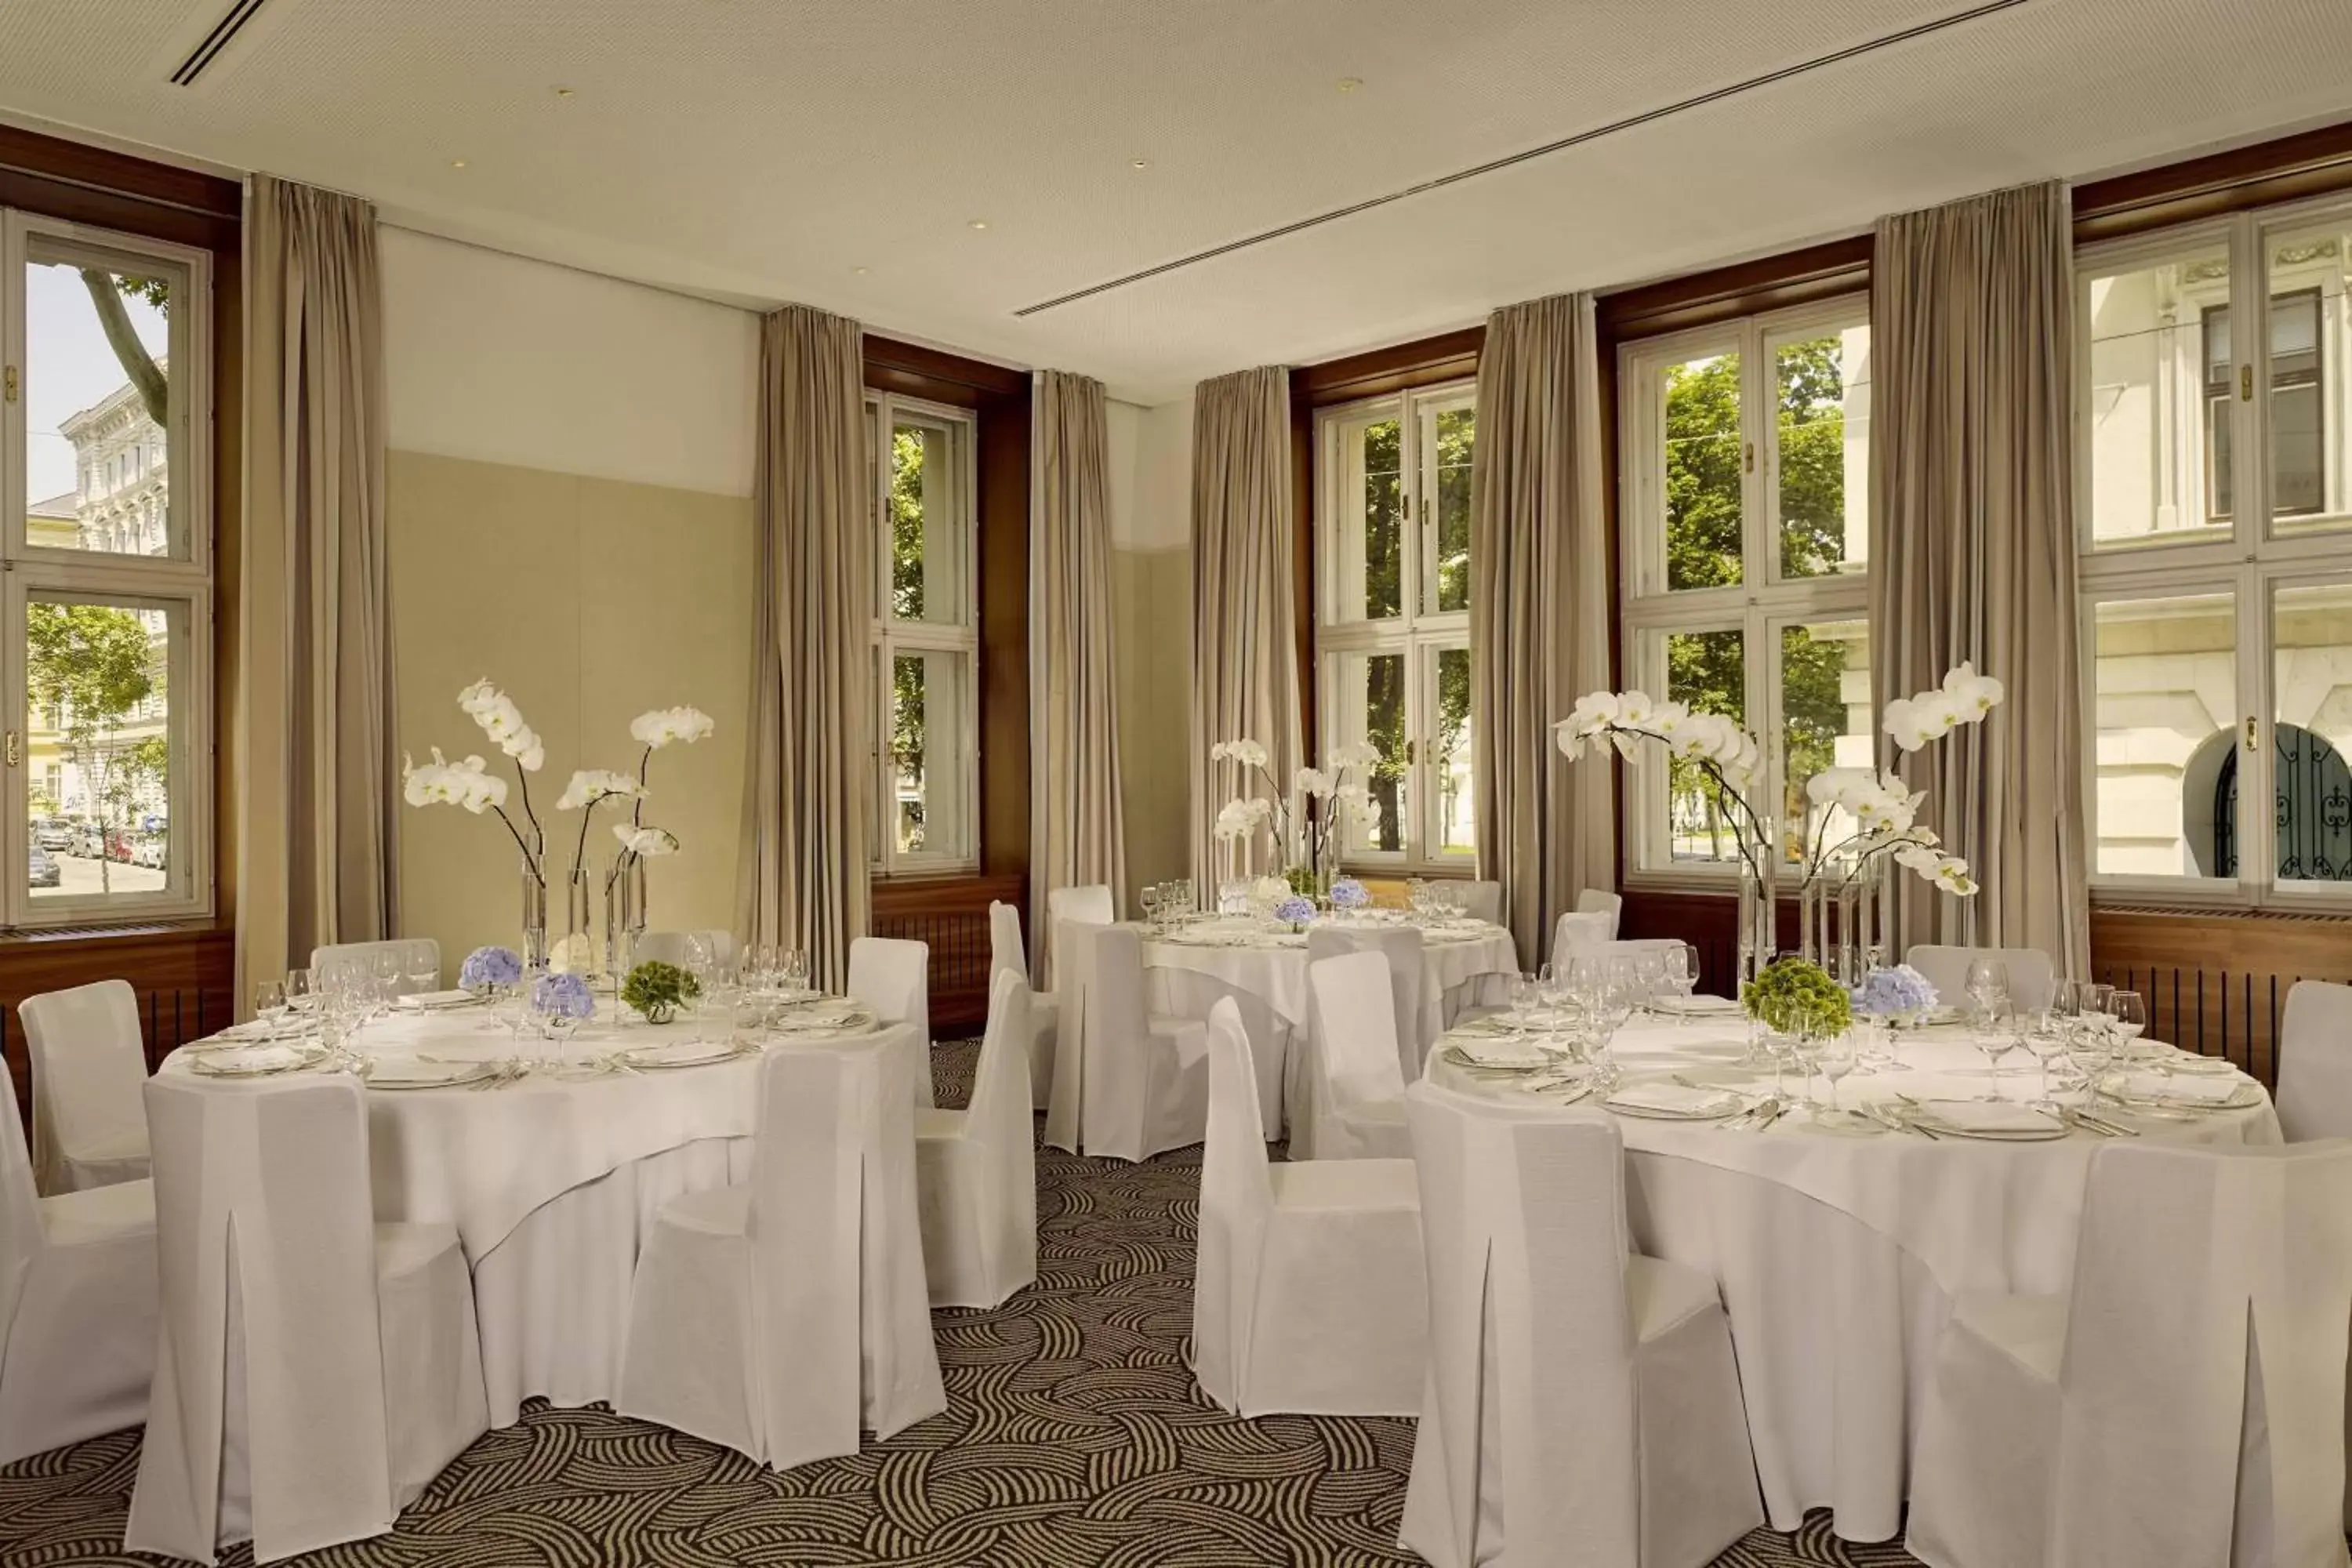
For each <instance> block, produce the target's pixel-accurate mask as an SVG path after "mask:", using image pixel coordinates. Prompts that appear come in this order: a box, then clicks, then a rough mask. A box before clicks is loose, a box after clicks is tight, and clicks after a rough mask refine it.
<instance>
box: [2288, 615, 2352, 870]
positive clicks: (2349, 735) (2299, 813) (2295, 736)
mask: <svg viewBox="0 0 2352 1568" xmlns="http://www.w3.org/2000/svg"><path fill="white" fill-rule="evenodd" d="M2272 626H2273V632H2274V636H2275V637H2276V638H2277V643H2276V647H2275V651H2274V652H2273V661H2274V662H2273V667H2272V679H2273V682H2274V684H2273V688H2272V692H2273V700H2274V703H2275V707H2274V709H2273V719H2274V720H2275V723H2274V725H2273V729H2272V731H2271V769H2272V773H2273V775H2274V776H2273V780H2272V784H2273V793H2274V794H2275V795H2276V797H2277V798H2276V801H2275V803H2274V804H2275V809H2274V811H2273V821H2275V822H2276V823H2277V824H2278V879H2279V880H2280V881H2282V882H2285V881H2312V882H2343V881H2352V771H2347V766H2346V761H2345V759H2346V757H2347V754H2352V584H2340V583H2330V584H2325V585H2321V586H2315V587H2296V588H2281V589H2279V590H2278V593H2277V596H2276V598H2275V599H2274V600H2273V619H2272Z"/></svg>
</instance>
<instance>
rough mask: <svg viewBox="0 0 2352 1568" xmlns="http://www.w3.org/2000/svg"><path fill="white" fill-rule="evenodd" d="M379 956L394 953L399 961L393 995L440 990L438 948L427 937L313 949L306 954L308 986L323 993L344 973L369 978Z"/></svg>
mask: <svg viewBox="0 0 2352 1568" xmlns="http://www.w3.org/2000/svg"><path fill="white" fill-rule="evenodd" d="M382 952H391V953H394V954H395V955H397V956H398V958H399V959H400V978H399V979H398V980H396V981H394V983H393V994H394V995H396V996H407V995H410V994H414V993H416V992H420V991H437V990H439V989H440V988H441V944H440V943H439V942H436V941H434V940H433V939H432V938H431V937H429V936H411V937H397V938H394V939H393V940H391V941H389V942H336V943H334V944H333V945H332V946H329V947H314V948H312V949H311V950H310V974H311V980H312V983H313V984H316V985H318V986H320V988H321V989H323V988H325V987H326V986H327V985H329V984H332V978H331V977H332V976H333V975H334V974H335V973H337V972H339V971H341V970H347V969H357V970H358V971H359V973H362V974H369V973H372V972H373V970H372V966H373V964H374V963H375V959H376V955H377V954H378V953H382ZM428 974H429V977H427V976H428Z"/></svg>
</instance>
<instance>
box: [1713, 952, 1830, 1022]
mask: <svg viewBox="0 0 2352 1568" xmlns="http://www.w3.org/2000/svg"><path fill="white" fill-rule="evenodd" d="M1739 1005H1741V1006H1742V1007H1744V1008H1746V1009H1747V1012H1748V1016H1749V1017H1751V1018H1753V1019H1755V1020H1756V1021H1757V1022H1758V1023H1759V1024H1761V1025H1763V1026H1765V1027H1766V1028H1768V1029H1777V1030H1779V1031H1780V1033H1781V1034H1784V1035H1838V1034H1843V1033H1844V1032H1845V1029H1846V1027H1847V1026H1849V1025H1851V1024H1852V1023H1853V998H1851V997H1849V996H1848V995H1847V994H1846V991H1845V987H1844V986H1843V985H1840V984H1838V983H1837V982H1836V981H1834V980H1832V979H1831V978H1830V977H1829V973H1828V971H1826V970H1824V969H1823V968H1822V966H1821V965H1820V964H1818V963H1812V962H1811V961H1810V960H1807V959H1802V958H1776V959H1774V960H1773V961H1772V962H1771V963H1769V964H1768V965H1767V966H1766V967H1765V970H1764V973H1762V974H1759V975H1758V976H1757V977H1756V978H1755V979H1754V980H1752V981H1750V982H1749V983H1748V986H1747V988H1746V989H1745V990H1743V991H1742V992H1740V994H1739Z"/></svg>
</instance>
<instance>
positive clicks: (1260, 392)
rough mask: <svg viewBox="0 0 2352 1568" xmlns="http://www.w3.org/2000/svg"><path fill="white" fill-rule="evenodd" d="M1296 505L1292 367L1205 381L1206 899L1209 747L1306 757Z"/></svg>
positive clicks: (1196, 686) (1198, 596) (1195, 517)
mask: <svg viewBox="0 0 2352 1568" xmlns="http://www.w3.org/2000/svg"><path fill="white" fill-rule="evenodd" d="M1291 504H1292V501H1291V490H1290V373H1289V372H1288V371H1286V370H1285V369H1283V368H1282V367H1281V366H1279V365H1262V366H1260V367H1258V368H1257V369H1255V370H1244V371H1236V372H1234V374H1231V375H1222V376H1218V377H1217V378H1215V379H1214V380H1213V381H1204V382H1202V383H1201V384H1200V386H1199V388H1198V389H1197V390H1196V392H1195V394H1194V397H1193V404H1192V883H1193V888H1194V890H1195V891H1196V892H1197V893H1198V894H1199V896H1200V897H1201V898H1202V900H1213V899H1214V898H1215V896H1216V888H1217V854H1216V840H1215V837H1214V830H1215V827H1216V821H1217V811H1218V809H1219V808H1220V807H1221V806H1223V805H1224V803H1225V800H1226V798H1227V791H1228V790H1229V789H1230V788H1231V785H1232V780H1231V779H1230V778H1229V777H1227V776H1225V774H1226V772H1227V770H1226V769H1225V767H1224V765H1223V764H1217V765H1214V766H1213V765H1212V764H1211V763H1210V761H1209V748H1210V747H1211V746H1213V745H1214V744H1216V743H1217V742H1220V741H1234V740H1252V741H1256V742H1259V743H1260V744H1262V745H1264V746H1265V749H1266V758H1267V763H1266V765H1267V771H1268V772H1269V773H1272V774H1273V776H1274V777H1276V778H1277V779H1287V778H1289V777H1290V776H1291V774H1292V773H1294V772H1295V771H1296V770H1297V768H1298V767H1299V765H1300V764H1301V763H1303V762H1304V760H1305V755H1306V751H1305V745H1304V742H1303V741H1302V739H1301V736H1300V733H1299V709H1298V647H1297V641H1296V639H1295V637H1294V627H1295V626H1296V624H1297V623H1296V621H1295V618H1294V611H1293V607H1292V598H1291V594H1292V584H1293V582H1294V578H1295V573H1294V569H1293V566H1292V559H1291ZM1246 782H1247V781H1244V783H1245V784H1246ZM1258 787H1259V790H1260V793H1263V791H1264V787H1265V786H1264V785H1263V784H1260V785H1259V786H1258Z"/></svg>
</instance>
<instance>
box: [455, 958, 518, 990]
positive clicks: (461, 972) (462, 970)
mask: <svg viewBox="0 0 2352 1568" xmlns="http://www.w3.org/2000/svg"><path fill="white" fill-rule="evenodd" d="M457 984H459V985H460V986H461V987H463V988H464V989H466V990H467V991H471V992H473V993H474V994H476V995H482V994H487V993H490V992H496V991H506V990H510V989H511V988H513V987H514V986H517V985H520V984H522V959H521V957H520V955H519V954H517V953H516V952H515V950H514V949H512V948H510V947H478V948H476V949H475V950H474V951H473V952H469V953H467V955H466V962H465V963H464V964H463V965H461V966H460V967H459V968H458V970H457Z"/></svg>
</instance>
